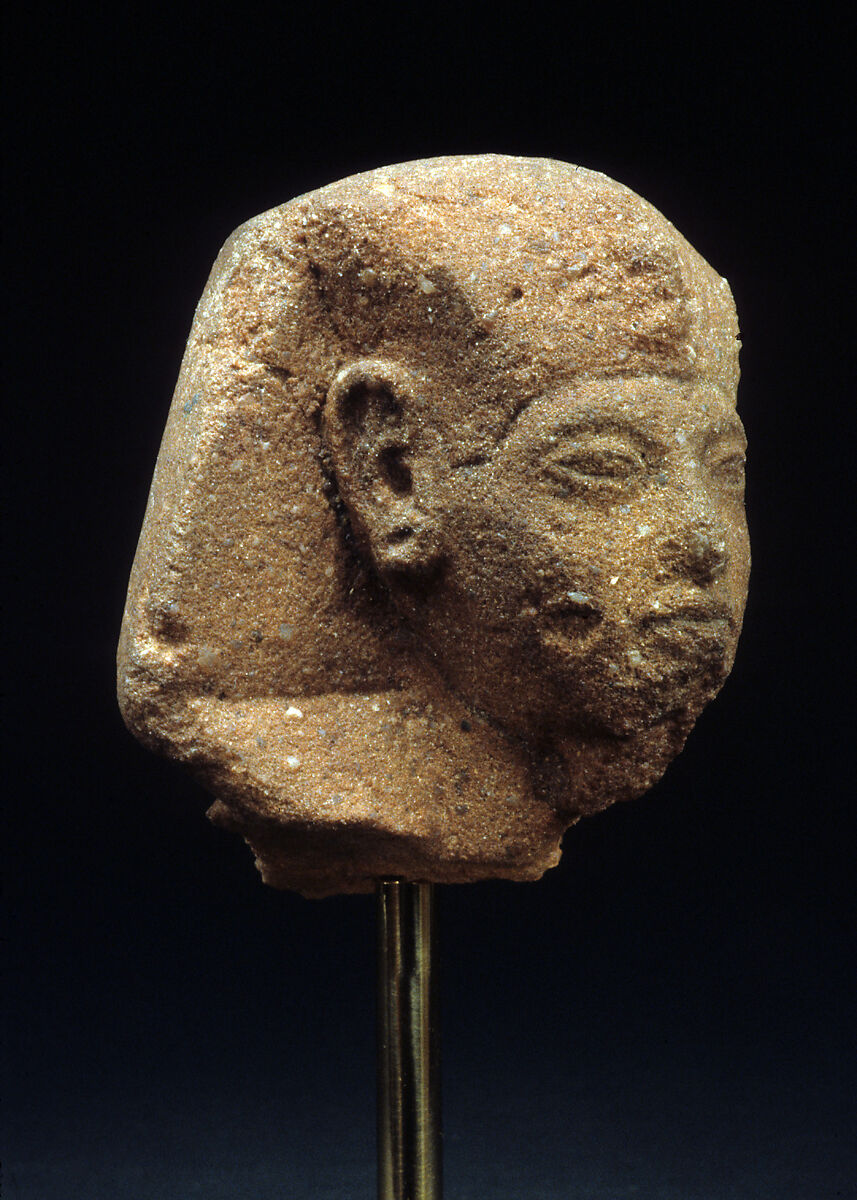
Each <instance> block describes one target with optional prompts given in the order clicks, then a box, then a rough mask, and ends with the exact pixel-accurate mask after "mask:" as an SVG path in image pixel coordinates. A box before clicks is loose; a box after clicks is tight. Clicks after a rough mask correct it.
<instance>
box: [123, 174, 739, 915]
mask: <svg viewBox="0 0 857 1200" xmlns="http://www.w3.org/2000/svg"><path fill="white" fill-rule="evenodd" d="M737 333H738V330H737V321H736V316H735V309H734V305H733V302H732V297H731V294H730V292H729V288H728V286H727V284H726V281H725V280H723V279H721V278H720V277H719V276H718V275H717V274H716V273H715V272H714V271H713V270H712V269H711V268H710V267H709V266H708V265H707V264H706V263H705V262H704V261H703V260H702V259H701V258H700V256H699V255H698V254H697V253H696V252H695V251H694V250H693V249H692V248H691V247H690V246H689V245H688V244H687V242H686V241H684V239H683V238H682V237H681V236H680V235H679V234H678V233H677V232H676V230H675V229H674V228H673V227H672V225H670V224H669V222H668V221H666V220H665V219H664V218H663V217H662V216H661V215H660V214H659V213H658V212H657V211H656V210H655V209H653V208H652V207H651V205H649V204H647V203H646V202H645V201H644V200H642V199H640V197H639V196H637V195H635V194H634V193H633V192H631V191H629V190H628V189H627V188H625V187H622V186H621V185H620V184H617V183H614V182H613V181H611V180H610V179H608V178H606V177H605V176H603V175H600V174H598V173H596V172H593V171H587V170H583V169H581V168H579V167H573V166H569V165H567V164H564V163H558V162H552V161H547V160H531V159H517V158H507V157H503V156H495V155H486V156H480V157H471V158H441V159H434V160H430V161H425V162H416V163H405V164H402V165H399V166H394V167H389V168H385V169H382V170H378V171H373V172H370V173H368V174H364V175H359V176H355V177H353V178H351V179H346V180H343V181H341V182H339V183H335V184H332V185H331V186H330V187H326V188H322V189H321V190H319V191H317V192H313V193H312V194H310V195H307V196H303V197H299V198H298V199H296V200H292V201H290V202H289V203H288V204H284V205H282V206H281V207H279V208H275V209H273V210H272V211H270V212H267V213H264V214H263V215H261V216H259V217H256V218H255V219H254V220H252V221H249V222H248V223H247V224H246V225H244V226H242V227H241V228H240V229H238V230H237V231H236V232H235V233H234V234H233V235H232V237H230V239H229V240H228V242H227V243H226V245H225V246H224V248H223V250H222V251H221V253H220V256H219V257H218V259H217V262H216V263H215V265H214V269H213V271H212V274H211V278H210V279H209V282H208V285H207V286H206V289H205V292H204V294H203V296H202V299H201V301H200V304H199V308H198V310H197V313H196V318H195V320H194V323H193V328H192V330H191V335H190V339H189V342H188V346H187V352H186V354H185V358H184V362H183V364H182V368H181V374H180V377H179V382H178V386H177V388H176V392H175V397H174V400H173V404H172V408H171V411H170V416H169V421H168V424H167V429H166V432H165V435H164V441H163V445H162V448H161V452H160V456H159V458H158V464H157V467H156V471H155V477H154V481H153V484H152V491H151V496H150V500H149V506H148V510H147V513H146V518H145V523H144V526H143V532H142V535H141V539H140V545H139V549H138V553H137V557H136V561H135V563H134V568H133V572H132V576H131V584H130V590H129V594H128V603H127V608H126V612H125V619H124V623H123V630H122V638H121V644H120V649H119V696H120V703H121V706H122V711H123V713H124V716H125V720H126V721H127V723H128V725H129V727H130V728H131V729H132V730H133V732H134V733H136V734H137V736H139V737H140V738H141V739H142V740H143V741H144V742H145V743H146V744H147V745H149V746H151V747H152V748H153V749H155V750H158V751H161V752H163V753H165V754H168V755H171V756H172V757H174V758H177V759H180V760H181V761H183V762H186V763H187V764H188V765H189V766H191V767H192V768H193V770H194V771H195V772H196V773H197V774H198V776H199V777H200V778H201V779H202V780H203V781H204V782H205V784H206V785H207V786H208V787H209V788H210V789H211V791H212V792H213V793H214V795H215V797H216V800H215V802H214V804H213V806H212V808H211V810H210V815H211V817H212V819H213V820H215V821H217V822H218V823H220V824H223V825H225V826H228V827H229V828H232V829H235V830H237V831H239V832H240V833H241V834H243V836H244V837H245V838H246V840H247V841H248V843H249V844H250V846H251V847H252V849H253V851H254V852H255V854H256V858H257V862H258V865H259V868H260V870H261V872H262V875H263V877H264V879H265V880H266V882H268V883H270V884H273V885H274V886H276V887H287V888H296V889H298V890H300V891H303V892H304V893H306V894H308V895H324V894H329V893H333V892H347V891H362V890H367V889H369V888H371V887H372V886H373V881H374V880H375V879H376V878H377V877H379V876H393V875H395V876H403V877H406V878H410V879H422V880H434V881H438V882H452V881H457V882H460V881H468V880H475V879H483V878H492V877H499V878H506V879H536V878H538V877H539V876H540V875H541V874H542V873H543V872H544V871H545V869H546V868H548V867H550V866H552V865H554V864H555V863H556V862H557V861H558V858H559V843H560V839H561V836H562V834H563V832H564V831H565V829H566V828H567V827H568V826H569V825H570V824H572V823H573V822H574V821H576V820H577V819H578V818H579V817H580V816H582V815H584V814H587V813H592V812H595V811H597V810H599V809H602V808H604V807H605V806H606V805H608V804H611V803H613V802H614V801H616V800H620V799H625V798H629V797H632V796H637V795H639V794H640V793H641V792H643V791H645V790H646V789H647V788H649V787H650V786H651V785H652V784H653V783H654V782H655V781H656V780H657V779H658V778H659V777H660V776H661V774H662V773H663V771H664V770H665V768H666V766H667V764H668V763H669V762H670V760H671V759H672V758H673V757H674V756H675V755H676V754H677V753H678V752H679V750H680V749H681V747H682V745H683V744H684V741H685V738H686V736H687V734H688V731H689V730H690V728H691V727H692V725H693V723H694V721H695V719H696V717H697V716H698V714H699V712H700V711H701V709H702V708H703V706H704V705H705V704H706V702H707V701H708V700H710V699H711V697H712V696H713V695H714V694H715V693H716V692H717V691H718V689H719V688H720V686H721V684H722V683H723V680H724V679H725V677H726V675H727V673H728V671H729V669H730V667H731V664H732V659H733V656H734V651H735V645H736V642H737V638H738V634H739V630H740V624H741V617H742V611H743V605H744V598H745V594H746V587H747V577H748V571H749V547H748V541H747V532H746V525H745V520H744V508H743V459H744V435H743V431H742V428H741V424H740V421H739V420H738V417H737V415H736V412H735V394H736V388H737V382H738V340H737Z"/></svg>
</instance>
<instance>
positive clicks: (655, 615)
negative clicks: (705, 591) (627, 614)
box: [640, 604, 732, 626]
mask: <svg viewBox="0 0 857 1200" xmlns="http://www.w3.org/2000/svg"><path fill="white" fill-rule="evenodd" d="M731 620H732V614H731V613H730V611H729V609H728V608H727V607H726V606H725V605H722V604H679V605H674V606H671V607H667V608H658V609H652V610H651V611H650V612H648V613H646V615H645V616H644V617H643V618H642V621H641V622H640V623H641V624H642V625H644V626H652V625H672V624H688V625H716V624H726V625H728V624H730V623H731Z"/></svg>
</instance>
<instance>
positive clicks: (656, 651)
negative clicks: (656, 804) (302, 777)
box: [348, 367, 749, 741]
mask: <svg viewBox="0 0 857 1200" xmlns="http://www.w3.org/2000/svg"><path fill="white" fill-rule="evenodd" d="M365 371H366V368H365V367H364V375H365ZM394 387H395V385H393V387H392V388H391V386H390V385H389V384H388V385H387V391H386V393H383V392H381V391H380V390H379V391H376V393H375V394H376V396H377V397H378V399H377V400H376V402H375V406H376V407H377V408H378V409H386V411H387V412H388V413H390V414H395V422H394V423H395V424H396V425H397V426H399V428H398V431H397V435H393V436H392V437H391V431H390V429H389V428H388V423H387V422H385V421H383V420H380V421H378V422H376V423H374V430H375V438H376V445H375V446H374V448H370V449H369V450H368V452H367V450H366V443H365V439H366V434H367V428H368V427H369V426H370V425H373V423H372V422H371V420H368V419H365V418H364V420H363V421H362V422H361V423H360V425H359V428H357V429H355V430H354V431H353V433H352V436H353V437H354V438H355V439H360V440H361V441H362V442H363V446H364V450H363V454H362V456H361V467H360V470H361V472H362V478H363V482H364V484H365V485H366V486H363V487H357V488H356V489H355V488H353V487H352V488H350V489H348V502H349V503H350V505H351V507H352V511H353V515H354V517H355V519H356V523H357V525H358V527H359V528H362V529H364V530H365V531H366V534H365V536H366V539H367V540H368V543H369V550H370V552H371V553H372V555H373V557H374V558H375V560H376V562H377V563H378V564H379V565H380V567H381V569H382V572H383V574H384V576H385V578H386V580H387V583H388V585H389V587H390V590H391V592H392V593H393V595H394V598H395V600H396V602H397V604H398V606H399V608H400V610H401V611H402V612H403V613H404V614H405V615H406V618H407V619H408V621H409V622H410V624H411V625H412V626H413V628H414V629H415V631H416V632H417V634H418V636H419V638H420V639H421V640H422V641H423V642H424V643H425V645H426V646H427V647H429V648H430V650H431V652H432V653H433V655H434V657H435V659H436V661H437V663H438V664H439V667H440V670H441V673H442V674H443V675H444V677H445V678H446V679H447V680H448V682H449V683H450V685H451V686H452V687H453V688H454V689H455V690H456V692H457V693H458V694H460V695H461V696H462V697H464V698H465V699H466V700H467V701H468V702H469V703H471V704H474V705H475V706H476V707H477V708H478V709H479V710H481V711H482V712H484V713H485V714H486V715H487V716H489V717H490V718H492V719H494V720H496V721H498V722H500V723H501V724H502V725H504V726H505V727H507V728H508V729H510V730H511V731H513V732H515V733H516V734H520V735H523V736H525V737H530V738H536V739H538V740H539V741H545V740H546V739H547V740H550V739H551V738H552V737H560V738H561V737H562V736H563V735H564V734H566V733H568V732H569V730H579V731H590V732H596V733H601V734H612V735H618V736H624V735H628V734H632V733H637V732H640V731H641V730H644V729H646V728H648V727H650V726H653V725H656V724H657V723H658V722H660V721H662V720H663V719H664V718H666V717H668V716H671V715H675V714H678V713H681V714H686V715H688V716H690V717H691V719H693V718H695V717H696V715H697V714H698V713H699V711H700V710H701V708H702V707H703V705H704V703H705V701H706V698H707V697H708V696H710V694H711V692H712V690H716V688H717V687H718V686H719V685H720V683H721V682H722V681H723V679H724V678H725V677H726V675H727V674H728V671H729V669H730V667H731V664H732V659H733V657H734V651H735V645H736V642H737V638H738V632H739V629H740V621H741V614H742V611H743V599H744V595H745V593H746V585H747V574H748V569H749V546H748V540H747V530H746V522H745V519H744V507H743V479H744V470H743V468H744V449H745V444H746V443H745V439H744V433H743V428H742V426H741V422H740V420H739V419H738V417H737V414H736V413H735V410H734V406H733V404H732V403H731V401H730V398H728V397H726V396H725V395H724V394H723V392H722V391H721V390H719V389H718V388H717V387H715V386H714V385H711V384H705V383H699V382H696V383H693V384H682V383H680V382H678V381H675V380H670V379H663V378H661V379H657V378H655V379H653V378H644V379H634V378H630V379H629V378H618V377H617V378H612V379H611V378H607V379H601V380H597V381H593V380H588V381H571V380H570V381H566V382H565V383H562V384H559V385H557V386H556V387H554V388H553V389H552V390H551V391H550V392H549V393H548V394H546V395H544V396H541V397H539V398H538V399H536V400H534V401H532V402H531V403H530V404H528V405H527V406H526V407H525V408H524V410H523V411H522V412H521V413H520V415H519V416H518V417H517V418H516V419H515V421H514V422H513V423H512V425H511V427H510V428H509V430H508V432H507V433H506V435H505V436H504V437H503V438H502V440H501V441H500V443H499V444H498V446H497V447H496V450H495V452H494V453H493V454H492V455H491V456H490V458H489V459H488V461H485V462H480V463H475V464H471V465H468V466H464V467H458V468H452V469H450V466H449V458H448V455H445V454H444V452H443V450H442V448H441V447H440V446H438V445H432V444H431V443H430V442H428V443H427V439H426V438H425V437H423V438H420V437H419V436H416V437H414V438H412V439H411V442H412V444H410V445H409V444H408V438H407V437H406V436H405V437H403V435H402V428H401V427H402V424H403V418H402V416H401V410H402V408H403V407H406V406H407V405H408V403H410V401H409V400H408V399H407V397H405V396H401V397H391V396H390V392H391V391H392V390H393V388H394ZM382 397H383V398H382ZM369 404H370V406H371V404H372V401H371V400H370V401H369ZM364 412H365V408H364ZM404 423H405V424H407V422H406V420H404ZM416 424H418V422H411V426H412V427H413V426H415V425H416ZM391 444H394V445H395V451H396V452H395V455H392V456H391V453H390V447H391ZM366 506H368V507H370V508H372V509H374V510H375V511H374V512H372V513H367V512H366ZM403 508H404V509H405V512H404V519H403V516H402V513H401V512H400V511H399V510H400V509H403ZM413 513H418V514H419V516H418V517H417V518H416V519H414V518H413ZM420 538H422V541H423V545H422V546H420V544H419V542H420ZM409 540H413V541H414V542H415V543H416V545H415V546H413V547H412V548H411V550H410V551H409V552H408V554H407V557H406V558H405V559H404V561H403V559H402V556H401V547H402V546H403V545H406V544H407V542H408V541H409ZM391 551H392V553H391Z"/></svg>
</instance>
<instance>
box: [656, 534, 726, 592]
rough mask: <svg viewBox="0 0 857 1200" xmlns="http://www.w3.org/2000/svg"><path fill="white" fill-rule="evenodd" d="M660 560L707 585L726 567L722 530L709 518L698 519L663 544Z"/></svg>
mask: <svg viewBox="0 0 857 1200" xmlns="http://www.w3.org/2000/svg"><path fill="white" fill-rule="evenodd" d="M660 557H661V561H662V562H663V564H664V566H666V567H668V568H669V569H670V570H671V571H673V572H676V573H678V574H681V575H682V576H684V577H685V578H689V579H691V580H693V582H694V583H696V584H699V585H701V586H704V585H705V584H709V583H713V582H714V580H715V579H717V578H718V577H719V576H720V575H722V574H723V572H724V571H725V570H726V565H727V563H728V562H729V555H728V553H727V550H726V538H725V537H724V535H723V531H722V530H721V529H720V528H718V526H717V525H716V524H715V523H714V522H713V521H709V520H702V521H699V520H697V521H696V522H694V523H693V524H688V526H687V527H686V528H685V529H684V530H682V532H681V533H680V534H679V535H677V536H674V537H670V538H668V539H667V540H666V542H665V543H664V544H663V546H662V548H661V554H660Z"/></svg>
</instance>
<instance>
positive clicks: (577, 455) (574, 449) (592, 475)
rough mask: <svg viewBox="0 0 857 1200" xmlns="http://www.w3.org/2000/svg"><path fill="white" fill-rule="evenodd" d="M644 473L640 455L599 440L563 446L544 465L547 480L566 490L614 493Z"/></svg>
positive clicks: (612, 443) (644, 466) (621, 446)
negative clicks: (609, 490) (593, 489)
mask: <svg viewBox="0 0 857 1200" xmlns="http://www.w3.org/2000/svg"><path fill="white" fill-rule="evenodd" d="M645 469H646V463H645V460H644V459H643V456H642V454H641V453H640V452H639V451H638V450H636V449H634V448H633V447H632V446H628V445H625V444H624V443H615V442H611V441H600V440H599V441H586V442H582V443H577V444H574V443H566V444H565V445H564V446H563V447H562V448H561V449H558V450H557V451H555V452H554V453H553V454H551V455H550V456H549V457H548V458H547V460H546V461H545V464H544V471H545V474H546V475H547V476H548V478H550V479H552V480H553V481H554V482H555V483H559V484H561V485H562V487H564V488H567V489H569V490H575V489H577V490H580V489H591V488H599V487H606V488H614V489H615V488H617V487H622V486H623V485H628V484H630V483H632V482H633V481H635V480H636V479H637V478H638V477H639V476H641V475H642V474H643V473H644V471H645Z"/></svg>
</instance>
